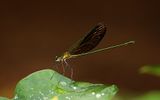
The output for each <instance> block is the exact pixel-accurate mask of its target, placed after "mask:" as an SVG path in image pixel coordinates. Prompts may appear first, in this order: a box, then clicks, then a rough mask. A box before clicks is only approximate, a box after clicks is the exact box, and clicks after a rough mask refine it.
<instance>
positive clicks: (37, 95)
mask: <svg viewBox="0 0 160 100" xmlns="http://www.w3.org/2000/svg"><path fill="white" fill-rule="evenodd" d="M52 75H53V77H52ZM51 77H52V78H51ZM117 90H118V89H117V87H116V86H115V85H110V86H106V85H103V84H91V83H87V82H75V81H73V80H71V79H69V78H67V77H64V76H62V75H60V74H59V73H57V72H55V71H53V70H49V69H46V70H41V71H38V72H35V73H32V74H31V75H29V76H27V77H26V78H24V79H22V80H21V81H20V82H19V83H18V84H17V86H16V90H15V97H14V99H13V100H111V98H112V97H113V96H114V95H115V94H116V93H117Z"/></svg>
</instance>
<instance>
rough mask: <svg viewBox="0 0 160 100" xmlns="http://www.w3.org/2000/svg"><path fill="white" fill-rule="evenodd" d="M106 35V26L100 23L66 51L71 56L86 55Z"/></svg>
mask: <svg viewBox="0 0 160 100" xmlns="http://www.w3.org/2000/svg"><path fill="white" fill-rule="evenodd" d="M105 33H106V26H105V25H104V24H102V23H99V24H97V25H96V26H95V27H94V28H93V29H92V30H91V31H90V32H89V33H88V34H86V35H85V36H84V37H83V38H81V39H80V40H79V41H78V42H77V43H76V44H75V45H73V46H72V48H70V49H69V50H68V52H69V53H70V54H71V55H76V54H82V53H86V52H88V51H90V50H92V49H93V48H95V47H96V46H97V45H98V44H99V42H100V41H101V40H102V38H103V37H104V35H105Z"/></svg>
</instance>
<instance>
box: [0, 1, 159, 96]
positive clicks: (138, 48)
mask: <svg viewBox="0 0 160 100" xmlns="http://www.w3.org/2000/svg"><path fill="white" fill-rule="evenodd" d="M159 10H160V7H159V2H158V0H152V1H151V0H112V1H111V0H88V1H87V0H84V1H83V0H59V1H58V0H51V1H48V0H46V1H40V0H39V1H22V0H5V1H4V0H3V1H0V96H9V97H12V96H13V91H14V88H15V85H16V83H17V82H18V81H19V80H20V79H22V78H23V77H25V76H26V75H28V74H30V73H32V72H34V71H38V70H40V69H46V68H51V67H50V65H52V64H53V63H54V57H55V56H56V55H59V54H61V53H63V52H64V51H65V50H66V49H68V47H70V46H71V45H72V44H73V43H74V42H75V41H76V40H78V39H79V38H80V37H81V36H83V35H84V34H85V33H87V32H88V31H89V30H90V29H91V28H92V27H93V26H94V25H95V24H97V23H98V22H104V23H106V24H107V26H108V33H107V35H106V36H105V38H104V39H103V41H102V42H101V43H100V45H99V46H98V47H97V48H102V47H106V46H109V45H112V44H118V43H121V42H125V41H128V40H135V41H136V44H135V45H131V46H128V47H122V48H117V49H114V50H111V51H109V52H103V53H98V54H93V55H89V56H85V57H80V58H77V59H73V60H71V61H69V63H70V65H72V66H73V67H74V70H75V74H74V79H75V80H77V81H89V82H95V83H105V84H106V83H110V84H112V83H114V84H117V85H118V86H119V88H120V90H130V91H142V92H143V91H149V90H154V89H160V79H159V78H157V77H153V76H149V75H140V74H139V73H138V69H139V68H140V67H141V66H143V65H146V64H147V65H148V64H150V65H155V64H160V60H159V55H160V52H159V51H160V45H159V43H160V31H159V30H160V19H159V18H160V16H159Z"/></svg>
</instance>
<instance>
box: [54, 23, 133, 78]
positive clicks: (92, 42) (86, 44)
mask: <svg viewBox="0 0 160 100" xmlns="http://www.w3.org/2000/svg"><path fill="white" fill-rule="evenodd" d="M105 34H106V25H105V24H103V23H99V24H97V25H96V26H95V27H94V28H93V29H92V30H91V31H90V32H89V33H87V34H86V35H85V36H83V37H82V38H81V39H80V40H79V41H77V42H76V43H75V44H74V45H73V46H72V47H71V48H70V49H68V50H67V51H66V52H64V53H63V54H62V55H61V56H56V59H55V61H56V62H61V64H62V67H63V73H65V68H64V67H66V66H69V65H68V63H67V61H66V60H68V59H71V58H76V57H81V56H85V55H89V54H93V53H97V52H100V51H105V50H109V49H113V48H117V47H121V46H126V45H128V44H134V43H135V42H134V41H128V42H125V43H121V44H118V45H114V46H110V47H106V48H102V49H97V50H94V51H91V50H92V49H93V48H95V47H96V46H97V45H98V44H99V42H100V41H101V40H102V38H103V37H104V35H105ZM64 64H65V65H64ZM70 69H71V77H72V76H73V69H72V68H70Z"/></svg>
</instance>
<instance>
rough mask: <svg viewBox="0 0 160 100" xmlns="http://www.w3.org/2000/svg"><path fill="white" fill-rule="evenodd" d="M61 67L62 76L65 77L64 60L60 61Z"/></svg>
mask: <svg viewBox="0 0 160 100" xmlns="http://www.w3.org/2000/svg"><path fill="white" fill-rule="evenodd" d="M61 66H62V70H63V75H65V72H66V70H65V67H64V60H61Z"/></svg>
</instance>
